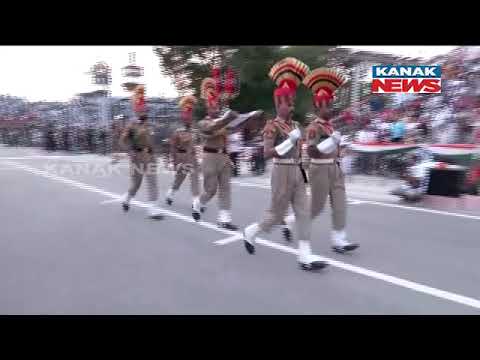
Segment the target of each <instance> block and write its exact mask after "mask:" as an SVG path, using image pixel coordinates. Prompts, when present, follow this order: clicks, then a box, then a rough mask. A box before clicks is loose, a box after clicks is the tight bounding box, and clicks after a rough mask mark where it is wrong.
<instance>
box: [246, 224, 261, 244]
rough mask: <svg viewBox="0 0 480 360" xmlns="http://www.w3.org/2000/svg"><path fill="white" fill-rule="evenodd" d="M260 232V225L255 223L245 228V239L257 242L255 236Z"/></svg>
mask: <svg viewBox="0 0 480 360" xmlns="http://www.w3.org/2000/svg"><path fill="white" fill-rule="evenodd" d="M259 233H260V226H259V225H258V224H257V223H253V224H252V225H249V226H247V227H246V228H245V240H247V242H249V243H251V244H253V243H254V242H255V238H256V237H257V235H258V234H259Z"/></svg>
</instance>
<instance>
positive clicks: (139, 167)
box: [122, 156, 143, 211]
mask: <svg viewBox="0 0 480 360" xmlns="http://www.w3.org/2000/svg"><path fill="white" fill-rule="evenodd" d="M129 172H130V188H129V189H128V192H127V194H126V195H125V198H124V200H123V202H122V207H123V210H124V211H128V210H129V208H130V200H131V199H132V198H133V197H135V195H136V194H137V192H138V189H139V188H140V185H141V184H142V179H143V163H142V162H141V161H140V160H139V159H138V157H137V156H133V157H132V158H131V159H130V169H129Z"/></svg>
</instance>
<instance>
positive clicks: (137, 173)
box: [120, 86, 163, 220]
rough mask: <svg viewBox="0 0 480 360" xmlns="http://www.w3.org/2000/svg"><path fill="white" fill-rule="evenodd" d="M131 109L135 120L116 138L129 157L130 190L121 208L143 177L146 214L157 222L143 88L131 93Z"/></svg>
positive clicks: (154, 172)
mask: <svg viewBox="0 0 480 360" xmlns="http://www.w3.org/2000/svg"><path fill="white" fill-rule="evenodd" d="M133 108H134V112H135V113H136V115H137V116H138V120H137V121H135V122H133V123H131V124H129V125H128V126H127V127H126V128H125V130H124V131H123V133H122V135H121V137H120V144H121V146H122V147H123V148H125V149H128V155H129V158H130V188H129V190H128V193H127V194H126V195H125V198H124V199H123V201H122V207H123V210H124V211H128V210H129V208H130V200H131V199H132V198H133V197H135V195H136V194H137V192H138V189H139V188H140V185H141V184H142V180H143V178H144V177H146V181H147V186H148V201H149V207H148V209H147V214H148V216H149V217H150V218H151V219H156V220H160V219H162V218H163V216H162V215H161V211H160V209H158V208H157V204H156V202H157V200H158V188H157V159H156V155H155V151H154V143H153V139H152V129H151V128H150V126H149V125H148V123H147V115H146V110H145V100H144V88H143V86H139V87H137V88H136V89H135V90H134V96H133Z"/></svg>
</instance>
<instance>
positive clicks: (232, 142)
mask: <svg viewBox="0 0 480 360" xmlns="http://www.w3.org/2000/svg"><path fill="white" fill-rule="evenodd" d="M227 146H228V149H227V150H228V154H229V156H230V160H231V161H232V176H238V175H239V173H240V161H239V155H240V153H241V152H242V150H243V136H242V132H240V131H237V132H234V133H232V134H230V135H229V136H228V145H227Z"/></svg>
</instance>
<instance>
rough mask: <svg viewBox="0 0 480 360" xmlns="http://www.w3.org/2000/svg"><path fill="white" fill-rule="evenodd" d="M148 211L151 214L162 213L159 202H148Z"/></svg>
mask: <svg viewBox="0 0 480 360" xmlns="http://www.w3.org/2000/svg"><path fill="white" fill-rule="evenodd" d="M147 212H148V214H149V215H151V216H153V215H159V214H160V209H159V208H158V206H157V203H156V202H155V201H149V202H148V208H147Z"/></svg>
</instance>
